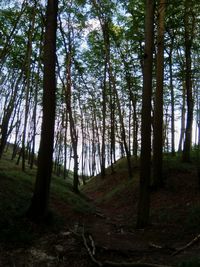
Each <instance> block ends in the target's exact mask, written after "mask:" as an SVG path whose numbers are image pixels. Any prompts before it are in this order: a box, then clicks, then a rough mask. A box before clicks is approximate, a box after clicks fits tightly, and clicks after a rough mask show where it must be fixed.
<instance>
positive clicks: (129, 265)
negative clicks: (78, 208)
mask: <svg viewBox="0 0 200 267" xmlns="http://www.w3.org/2000/svg"><path fill="white" fill-rule="evenodd" d="M82 238H83V243H84V246H85V248H86V249H87V252H88V254H89V256H90V259H91V260H92V262H93V263H95V264H96V265H97V266H99V267H170V266H166V265H159V264H151V263H137V262H120V263H118V262H113V261H104V262H100V261H98V260H97V259H96V258H95V255H94V254H95V243H94V240H93V238H92V236H91V235H90V236H89V239H90V241H91V246H92V250H91V248H90V247H89V245H88V242H87V239H86V236H85V233H84V229H83V233H82Z"/></svg>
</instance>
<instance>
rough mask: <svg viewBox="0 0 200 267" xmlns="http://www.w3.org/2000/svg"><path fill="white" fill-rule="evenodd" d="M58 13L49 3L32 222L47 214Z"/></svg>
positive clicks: (50, 1) (53, 3)
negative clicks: (41, 115) (40, 126)
mask: <svg viewBox="0 0 200 267" xmlns="http://www.w3.org/2000/svg"><path fill="white" fill-rule="evenodd" d="M57 11H58V0H48V4H47V13H46V19H47V20H46V32H45V43H44V78H43V79H44V80H43V120H42V130H41V140H40V148H39V154H38V170H37V176H36V183H35V189H34V195H33V198H32V202H31V205H30V207H29V209H28V211H27V215H28V217H29V218H31V219H33V220H41V219H43V218H44V217H46V215H47V214H48V203H49V192H50V181H51V173H52V159H53V144H54V124H55V107H56V74H55V67H56V29H57Z"/></svg>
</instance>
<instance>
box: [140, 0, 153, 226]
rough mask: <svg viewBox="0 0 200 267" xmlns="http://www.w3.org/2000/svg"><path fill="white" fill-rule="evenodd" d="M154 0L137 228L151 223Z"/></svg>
mask: <svg viewBox="0 0 200 267" xmlns="http://www.w3.org/2000/svg"><path fill="white" fill-rule="evenodd" d="M153 24H154V1H153V0H146V18H145V50H144V76H143V95H142V125H141V159H140V160H141V161H140V162H141V163H140V192H139V203H138V217H137V228H143V227H145V226H147V225H148V224H149V213H150V177H151V95H152V65H153V38H154V27H153Z"/></svg>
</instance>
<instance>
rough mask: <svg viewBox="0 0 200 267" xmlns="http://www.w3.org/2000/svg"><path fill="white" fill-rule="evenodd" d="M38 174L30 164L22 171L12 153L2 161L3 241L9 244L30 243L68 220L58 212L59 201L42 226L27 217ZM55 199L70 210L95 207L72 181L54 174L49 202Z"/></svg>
mask: <svg viewBox="0 0 200 267" xmlns="http://www.w3.org/2000/svg"><path fill="white" fill-rule="evenodd" d="M35 177H36V167H34V168H33V169H32V170H30V168H29V167H28V166H27V167H26V170H25V172H22V171H21V165H20V166H17V165H16V160H13V161H12V160H10V154H9V153H6V154H5V155H4V156H3V157H2V159H1V160H0V214H1V216H0V243H2V244H4V245H6V246H14V247H16V246H27V245H30V244H31V243H32V242H33V240H35V239H36V238H38V236H40V235H41V234H45V233H46V232H48V231H59V229H61V227H63V225H64V223H65V222H64V219H63V216H62V215H61V213H58V212H57V209H56V206H55V205H56V204H55V205H54V208H53V210H51V211H50V213H49V216H48V218H47V220H46V221H45V222H43V224H41V225H34V224H33V223H32V222H30V221H28V220H27V219H26V216H25V213H26V211H27V209H28V207H29V205H30V201H31V198H32V196H33V189H34V183H35ZM55 199H56V200H57V201H58V202H60V203H62V207H65V205H66V206H67V207H68V210H74V211H78V212H83V213H86V212H92V211H93V209H94V208H93V206H92V205H91V204H89V203H88V201H87V200H86V199H85V198H84V196H83V195H81V194H80V195H76V194H74V193H73V191H72V184H71V182H70V180H68V179H66V180H64V179H63V178H62V177H57V176H55V175H53V177H52V182H51V199H50V203H51V202H53V201H55ZM51 204H52V203H51ZM50 206H51V207H52V205H50Z"/></svg>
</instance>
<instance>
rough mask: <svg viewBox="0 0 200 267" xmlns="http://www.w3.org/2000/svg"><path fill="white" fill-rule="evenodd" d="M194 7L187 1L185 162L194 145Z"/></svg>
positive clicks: (185, 23) (185, 18)
mask: <svg viewBox="0 0 200 267" xmlns="http://www.w3.org/2000/svg"><path fill="white" fill-rule="evenodd" d="M191 11H192V7H191V6H190V3H189V2H188V1H185V17H184V26H185V58H186V63H185V64H186V69H185V85H186V96H187V98H186V101H187V119H186V131H185V140H184V146H183V155H182V160H183V161H184V162H189V161H190V150H191V143H192V124H193V109H194V100H193V90H192V69H191V68H192V58H191V49H192V42H193V32H194V14H192V17H190V15H191V14H190V12H191Z"/></svg>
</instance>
